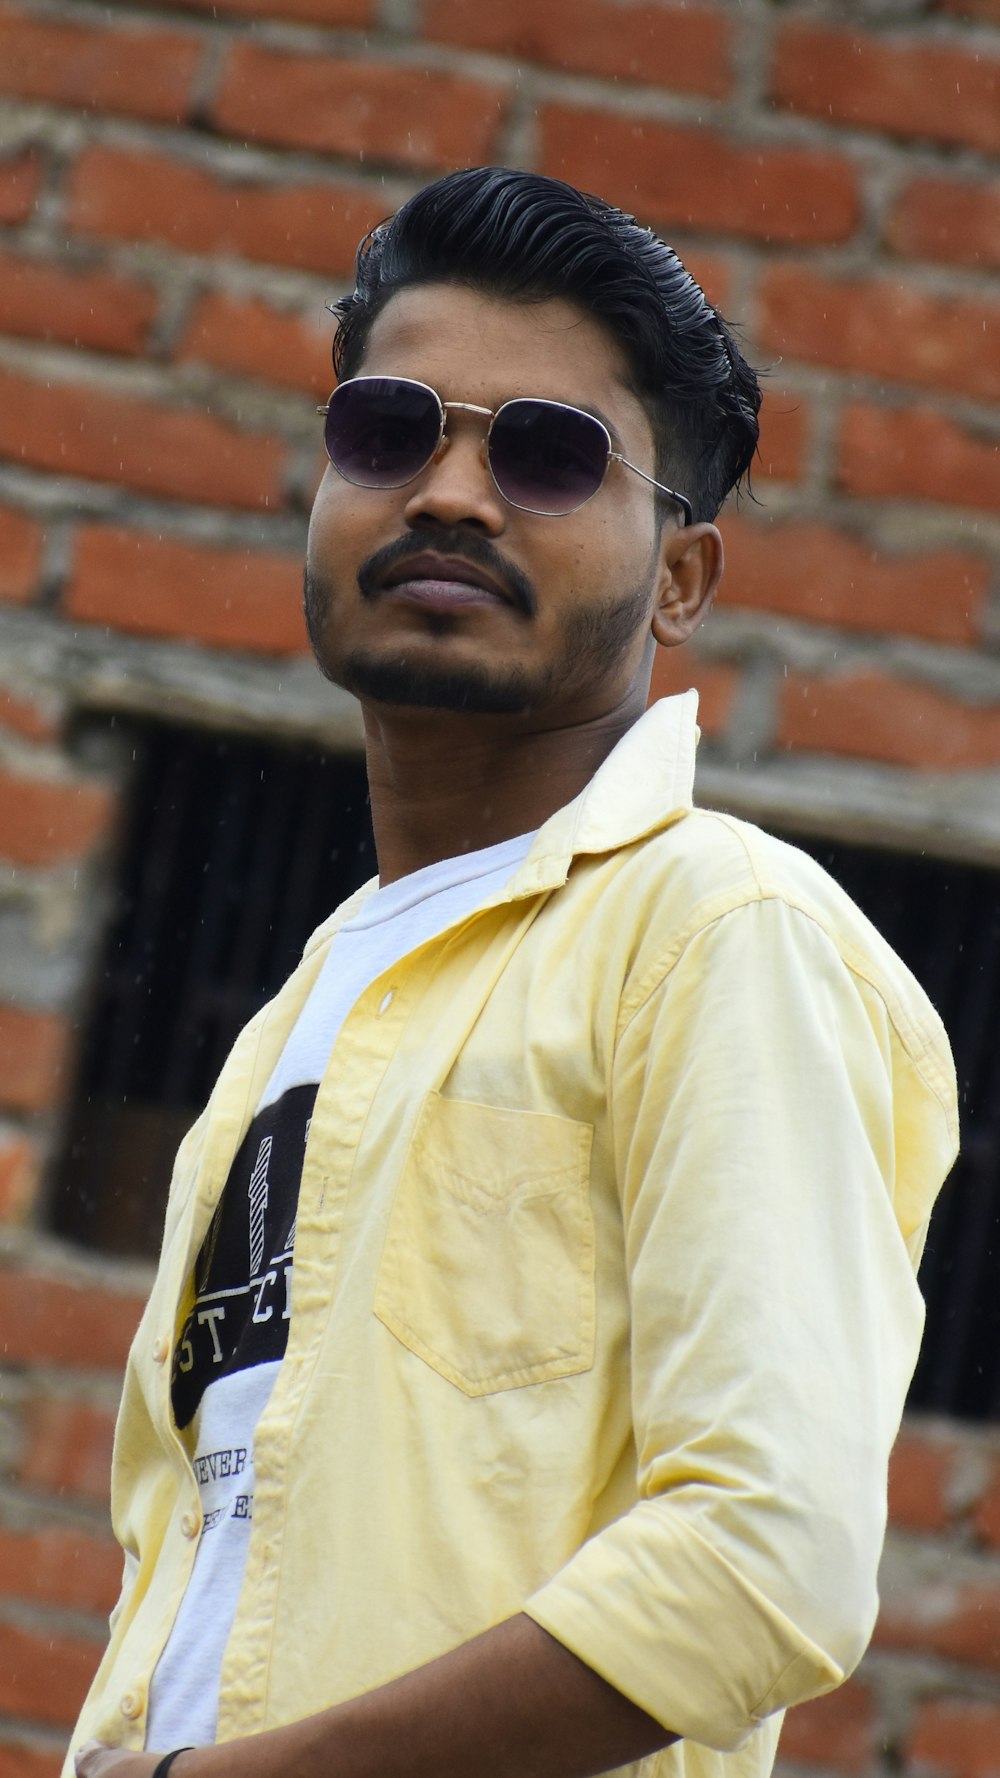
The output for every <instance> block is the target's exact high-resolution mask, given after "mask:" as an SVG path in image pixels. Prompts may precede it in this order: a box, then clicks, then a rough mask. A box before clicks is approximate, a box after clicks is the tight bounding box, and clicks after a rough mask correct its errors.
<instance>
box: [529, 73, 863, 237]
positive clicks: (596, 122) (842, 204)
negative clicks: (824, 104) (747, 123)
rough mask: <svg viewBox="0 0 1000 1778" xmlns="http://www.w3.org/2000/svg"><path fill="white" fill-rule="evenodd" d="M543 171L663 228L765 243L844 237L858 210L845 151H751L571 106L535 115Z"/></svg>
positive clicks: (686, 130)
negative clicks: (725, 235) (696, 231)
mask: <svg viewBox="0 0 1000 1778" xmlns="http://www.w3.org/2000/svg"><path fill="white" fill-rule="evenodd" d="M538 124H539V131H540V139H541V159H540V165H541V169H542V171H543V172H545V173H551V174H554V175H555V176H556V177H557V178H559V179H568V180H569V181H570V182H571V183H572V184H574V185H579V186H582V187H583V188H584V189H585V190H587V191H599V192H600V193H601V196H602V197H606V198H609V199H610V200H611V201H612V202H613V203H616V204H620V205H622V207H623V208H624V209H626V210H630V211H631V210H635V211H637V212H638V213H639V215H640V216H641V218H642V219H643V220H644V221H645V220H647V219H648V220H651V221H653V222H655V223H657V224H659V225H660V226H661V227H662V226H665V225H666V226H673V227H676V226H681V227H685V228H687V227H695V228H697V229H699V230H700V231H706V232H710V231H713V230H718V231H721V232H723V233H726V234H731V235H735V236H739V237H746V238H748V239H751V240H761V241H802V242H810V243H818V242H821V241H844V240H847V239H848V237H849V236H850V235H851V234H853V232H854V229H855V227H856V225H857V221H858V216H859V198H858V176H857V173H856V171H855V169H854V167H853V166H852V165H851V162H850V161H849V160H847V159H846V158H845V157H844V156H843V155H840V154H836V153H832V152H830V153H826V152H823V151H821V150H820V151H817V150H813V149H806V148H783V147H782V148H777V147H774V148H772V147H764V146H763V145H761V144H756V145H755V146H754V147H752V148H747V147H743V146H741V145H739V144H737V143H735V142H730V141H729V140H728V139H727V138H726V137H725V136H723V135H721V134H719V133H718V132H716V131H714V130H708V129H699V128H696V127H693V126H686V125H681V124H668V123H657V122H654V121H652V120H646V121H642V120H640V119H638V118H634V117H615V116H613V115H612V114H610V113H609V112H606V111H598V110H590V109H586V108H584V107H576V106H573V107H570V106H568V105H558V104H549V105H543V106H542V107H541V108H540V112H539V119H538Z"/></svg>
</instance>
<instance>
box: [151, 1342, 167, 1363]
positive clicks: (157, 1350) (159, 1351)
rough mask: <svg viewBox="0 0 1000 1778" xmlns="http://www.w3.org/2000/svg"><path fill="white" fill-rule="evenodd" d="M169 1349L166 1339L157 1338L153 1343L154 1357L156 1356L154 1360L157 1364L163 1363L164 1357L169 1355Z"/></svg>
mask: <svg viewBox="0 0 1000 1778" xmlns="http://www.w3.org/2000/svg"><path fill="white" fill-rule="evenodd" d="M168 1351H169V1347H168V1346H167V1342H166V1340H156V1341H154V1344H153V1358H154V1360H155V1362H156V1363H157V1364H162V1363H163V1361H164V1359H165V1358H166V1356H167V1352H168Z"/></svg>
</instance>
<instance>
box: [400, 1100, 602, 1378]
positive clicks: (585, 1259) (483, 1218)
mask: <svg viewBox="0 0 1000 1778" xmlns="http://www.w3.org/2000/svg"><path fill="white" fill-rule="evenodd" d="M592 1134H593V1132H592V1130H591V1127H590V1125H589V1124H582V1123H576V1122H574V1121H573V1120H572V1119H571V1118H564V1117H554V1116H551V1115H550V1114H548V1113H544V1112H534V1111H505V1110H502V1109H500V1108H499V1107H497V1106H490V1105H475V1104H471V1103H469V1102H467V1101H465V1100H457V1099H444V1098H442V1097H441V1095H440V1094H438V1093H431V1094H429V1095H428V1097H427V1099H426V1100H425V1101H424V1104H423V1106H422V1108H421V1112H420V1116H419V1119H418V1121H417V1126H416V1129H415V1131H414V1134H413V1139H412V1142H411V1144H410V1148H409V1152H408V1154H407V1158H406V1162H405V1164H404V1168H403V1172H402V1176H401V1178H400V1181H399V1185H398V1187H397V1191H396V1197H395V1200H394V1203H393V1206H392V1209H391V1211H390V1214H389V1224H388V1228H387V1231H386V1239H385V1245H384V1248H383V1251H382V1259H381V1264H380V1267H379V1274H378V1280H377V1284H376V1292H375V1313H376V1315H377V1316H378V1318H379V1320H380V1321H381V1322H383V1324H384V1325H385V1326H386V1327H387V1328H389V1330H390V1331H391V1332H392V1333H393V1334H395V1336H396V1338H397V1339H398V1340H401V1341H402V1343H403V1345H404V1346H407V1347H408V1348H409V1350H410V1351H411V1352H415V1353H416V1354H417V1356H418V1357H420V1358H422V1359H423V1360H424V1361H425V1363H427V1364H429V1365H431V1366H433V1368H434V1370H436V1371H437V1372H438V1373H439V1374H440V1375H441V1376H442V1377H446V1378H447V1379H448V1381H449V1382H451V1383H454V1384H455V1385H456V1387H457V1388H459V1389H462V1390H464V1392H465V1393H466V1394H467V1395H489V1394H492V1393H493V1392H494V1391H496V1390H501V1389H517V1388H520V1387H521V1386H522V1385H524V1384H526V1383H541V1382H545V1381H547V1380H549V1379H550V1378H554V1377H568V1376H573V1375H575V1374H576V1373H577V1372H579V1371H585V1370H588V1369H589V1368H590V1366H591V1364H592V1363H593V1359H594V1226H593V1219H592V1216H591V1210H590V1196H589V1177H590V1144H591V1137H592Z"/></svg>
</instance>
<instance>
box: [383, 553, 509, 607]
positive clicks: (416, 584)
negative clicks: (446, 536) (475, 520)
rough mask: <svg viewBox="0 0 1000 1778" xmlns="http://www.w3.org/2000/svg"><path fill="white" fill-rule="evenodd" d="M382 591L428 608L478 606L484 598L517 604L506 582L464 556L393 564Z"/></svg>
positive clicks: (411, 559) (427, 557)
mask: <svg viewBox="0 0 1000 1778" xmlns="http://www.w3.org/2000/svg"><path fill="white" fill-rule="evenodd" d="M378 590H379V591H380V592H383V593H389V592H394V593H398V594H400V595H402V596H404V597H407V598H412V599H417V600H419V601H420V602H421V603H426V604H449V605H459V604H475V603H477V602H480V601H482V599H483V598H484V597H485V598H486V599H500V600H502V602H503V603H504V604H505V605H510V604H512V603H513V601H512V599H511V596H510V593H509V591H508V589H507V588H506V587H505V586H504V585H503V584H502V582H500V581H499V580H496V579H495V578H494V577H493V575H491V574H489V573H487V571H486V570H485V569H484V568H480V567H478V566H477V565H476V564H475V563H473V562H470V561H469V560H468V558H467V557H464V556H438V555H417V556H410V557H407V558H406V559H404V560H403V561H402V562H395V563H394V564H393V566H392V568H391V569H390V570H389V572H388V573H387V574H386V575H385V577H384V579H383V580H382V581H381V583H380V586H379V589H378Z"/></svg>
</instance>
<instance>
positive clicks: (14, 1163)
mask: <svg viewBox="0 0 1000 1778" xmlns="http://www.w3.org/2000/svg"><path fill="white" fill-rule="evenodd" d="M38 1177H39V1157H38V1150H37V1148H36V1146H35V1144H34V1143H33V1142H31V1141H30V1140H29V1138H28V1137H27V1136H15V1135H0V1222H3V1223H7V1224H12V1223H22V1222H25V1221H26V1220H27V1216H28V1213H29V1211H30V1210H31V1208H32V1206H33V1204H34V1201H35V1193H36V1191H37V1189H38ZM0 1572H2V1566H0Z"/></svg>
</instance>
